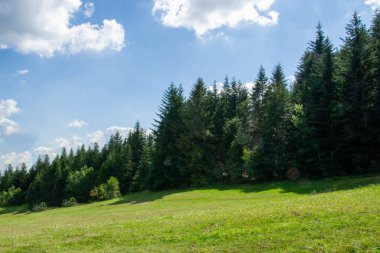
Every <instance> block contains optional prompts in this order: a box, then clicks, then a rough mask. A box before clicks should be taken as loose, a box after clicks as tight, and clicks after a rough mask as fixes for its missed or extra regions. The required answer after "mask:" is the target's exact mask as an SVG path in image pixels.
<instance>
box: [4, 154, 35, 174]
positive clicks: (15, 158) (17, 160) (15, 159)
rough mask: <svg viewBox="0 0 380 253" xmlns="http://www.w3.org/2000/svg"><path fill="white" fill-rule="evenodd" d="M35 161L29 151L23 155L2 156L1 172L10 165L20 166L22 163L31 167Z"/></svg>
mask: <svg viewBox="0 0 380 253" xmlns="http://www.w3.org/2000/svg"><path fill="white" fill-rule="evenodd" d="M32 160H33V154H32V153H31V152H29V151H25V152H22V153H16V152H12V153H8V154H5V155H1V156H0V170H1V168H4V167H5V166H7V165H8V164H12V165H16V166H17V165H20V164H22V163H25V164H27V165H30V164H31V162H32Z"/></svg>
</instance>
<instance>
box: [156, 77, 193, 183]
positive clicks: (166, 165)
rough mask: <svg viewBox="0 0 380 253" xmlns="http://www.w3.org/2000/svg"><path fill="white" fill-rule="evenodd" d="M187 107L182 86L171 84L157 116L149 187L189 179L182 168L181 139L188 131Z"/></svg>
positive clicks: (183, 181) (182, 181)
mask: <svg viewBox="0 0 380 253" xmlns="http://www.w3.org/2000/svg"><path fill="white" fill-rule="evenodd" d="M184 109H185V99H184V96H183V90H182V87H179V88H178V87H175V86H174V85H173V84H171V85H170V87H169V89H168V90H167V91H166V92H165V94H164V97H163V99H162V105H161V106H160V108H159V114H158V115H157V116H158V119H157V120H155V122H156V125H155V126H156V129H155V130H154V135H155V149H154V153H153V165H154V166H153V169H152V170H151V175H150V178H151V180H152V182H151V183H150V187H151V188H152V189H154V190H160V189H165V188H176V187H180V186H183V184H184V183H185V182H186V181H187V178H185V175H183V174H182V173H181V168H180V164H181V163H180V160H181V159H182V157H183V151H182V150H181V148H180V139H181V137H182V135H183V134H184V131H185V125H184Z"/></svg>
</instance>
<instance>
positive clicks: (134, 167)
mask: <svg viewBox="0 0 380 253" xmlns="http://www.w3.org/2000/svg"><path fill="white" fill-rule="evenodd" d="M379 171H380V13H379V12H377V13H376V14H375V16H374V18H373V20H372V24H371V25H370V27H369V28H367V27H366V25H365V24H363V22H362V20H361V18H360V17H359V15H358V14H357V13H355V14H354V15H353V17H352V19H351V20H350V22H349V23H348V24H347V26H346V37H345V38H344V39H343V43H342V46H340V47H339V48H335V47H334V46H333V44H332V43H331V41H330V40H329V38H328V37H327V36H326V35H325V34H324V32H323V29H322V26H321V25H320V24H319V25H318V26H317V31H316V37H315V39H314V40H312V41H311V42H310V43H309V45H308V47H307V49H306V51H305V53H304V54H303V56H302V58H301V60H300V63H299V66H298V69H297V72H296V74H295V81H294V82H293V83H292V85H291V86H289V85H288V81H287V80H286V77H285V74H284V70H283V67H282V65H280V64H278V65H276V66H275V67H274V68H273V70H272V72H271V73H270V75H267V73H266V71H265V69H264V68H263V67H260V69H259V71H258V74H257V77H256V80H255V85H254V87H253V88H252V89H251V90H249V89H247V88H246V87H245V86H244V85H243V84H242V83H241V82H240V81H237V80H236V79H235V78H233V79H231V80H229V79H228V78H226V79H225V81H224V84H223V88H222V89H219V88H218V86H217V85H216V84H214V86H213V89H208V86H207V85H206V84H205V83H204V82H203V80H202V79H201V78H199V79H198V80H197V81H196V82H195V84H194V85H193V88H192V90H191V92H190V94H189V97H188V98H186V97H185V95H184V91H183V89H182V87H181V86H176V85H174V84H171V85H170V86H169V88H168V89H167V90H166V91H165V93H164V96H163V99H162V103H161V106H160V107H159V110H158V114H157V119H156V120H155V123H154V129H153V132H152V133H147V132H146V131H145V130H144V129H142V128H141V127H140V124H139V123H138V122H137V123H136V125H135V127H134V129H133V130H132V131H131V132H130V133H129V134H128V136H127V137H126V138H124V137H122V136H121V135H120V134H119V133H116V134H113V135H112V136H111V137H110V139H109V140H108V142H107V143H106V144H105V145H104V146H103V147H99V145H98V144H94V145H91V146H89V147H85V146H82V147H79V148H78V149H76V150H75V151H74V150H73V149H71V150H70V151H67V150H66V149H62V152H61V153H60V154H59V155H57V156H56V157H55V158H53V159H52V160H51V159H50V158H49V157H48V156H44V157H39V158H38V160H37V162H36V163H35V164H34V165H33V166H32V167H31V168H30V169H27V167H26V166H25V165H22V166H20V167H16V168H13V167H12V165H9V166H8V168H7V169H6V170H5V171H4V172H3V173H2V174H1V176H0V205H17V204H22V203H28V204H29V205H30V206H32V205H33V204H36V203H41V202H44V203H47V205H49V206H59V205H61V204H62V201H64V200H65V199H66V200H67V199H69V198H75V200H77V201H78V202H86V201H89V200H101V199H107V198H112V197H116V196H119V194H120V193H121V194H127V193H130V192H136V191H143V190H164V189H174V188H185V187H189V186H204V185H210V184H220V183H225V184H229V183H250V182H258V181H266V180H283V179H286V178H288V179H292V180H294V179H297V178H299V177H307V178H323V177H331V176H344V175H353V174H363V173H371V172H379Z"/></svg>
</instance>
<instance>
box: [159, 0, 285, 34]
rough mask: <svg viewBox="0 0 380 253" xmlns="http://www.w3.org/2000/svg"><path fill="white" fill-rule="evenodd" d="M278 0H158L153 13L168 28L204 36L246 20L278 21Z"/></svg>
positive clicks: (264, 24) (260, 21) (259, 22)
mask: <svg viewBox="0 0 380 253" xmlns="http://www.w3.org/2000/svg"><path fill="white" fill-rule="evenodd" d="M274 2H275V0H233V1H231V0H207V1H204V0H154V5H153V10H152V12H153V14H154V15H158V17H159V18H160V20H161V22H162V23H163V24H164V25H165V26H168V27H184V28H187V29H191V30H193V31H194V32H195V34H196V35H197V36H198V37H199V38H201V37H202V36H203V35H205V34H206V33H207V32H208V31H211V30H214V29H218V28H221V27H223V26H228V27H236V26H238V25H240V24H242V23H256V24H259V25H263V26H266V25H274V24H277V21H278V16H279V13H278V12H276V11H274V10H272V9H271V7H272V5H273V4H274Z"/></svg>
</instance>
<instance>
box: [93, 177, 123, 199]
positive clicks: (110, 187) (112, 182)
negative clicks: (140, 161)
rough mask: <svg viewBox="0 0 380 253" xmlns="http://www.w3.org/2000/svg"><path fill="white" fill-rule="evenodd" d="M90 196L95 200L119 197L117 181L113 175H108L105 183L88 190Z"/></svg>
mask: <svg viewBox="0 0 380 253" xmlns="http://www.w3.org/2000/svg"><path fill="white" fill-rule="evenodd" d="M90 196H91V197H92V198H94V199H96V200H105V199H114V198H118V197H120V189H119V181H118V180H117V178H115V177H110V178H109V179H108V180H107V182H106V183H104V184H101V185H99V186H97V187H95V188H93V189H92V190H91V191H90Z"/></svg>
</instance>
